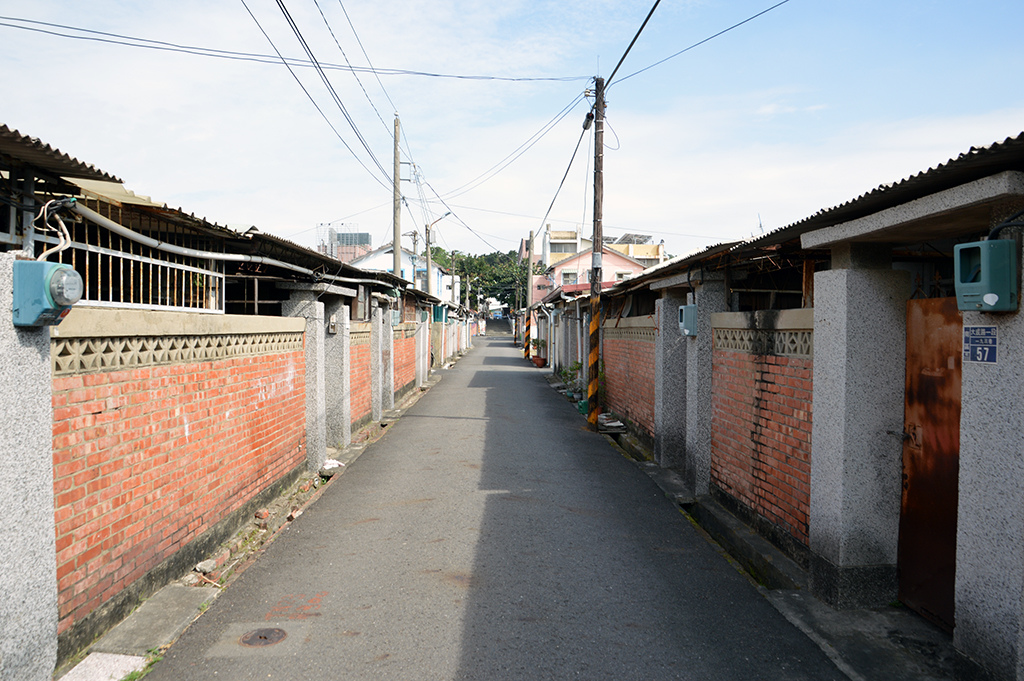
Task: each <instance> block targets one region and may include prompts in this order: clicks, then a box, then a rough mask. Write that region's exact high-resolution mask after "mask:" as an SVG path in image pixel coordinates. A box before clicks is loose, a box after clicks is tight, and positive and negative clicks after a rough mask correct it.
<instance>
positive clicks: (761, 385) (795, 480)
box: [711, 350, 812, 545]
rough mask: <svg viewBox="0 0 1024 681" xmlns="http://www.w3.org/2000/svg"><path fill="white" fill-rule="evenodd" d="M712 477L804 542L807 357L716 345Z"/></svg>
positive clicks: (808, 482)
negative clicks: (746, 350) (763, 352)
mask: <svg viewBox="0 0 1024 681" xmlns="http://www.w3.org/2000/svg"><path fill="white" fill-rule="evenodd" d="M712 361H713V365H714V369H713V373H712V383H711V406H712V421H711V482H712V483H713V484H715V485H717V486H718V487H719V488H720V489H722V490H723V491H725V492H726V493H728V494H730V495H731V496H733V497H734V498H735V499H737V500H738V501H740V502H741V503H743V504H744V505H746V506H747V507H748V508H750V509H751V510H753V511H754V512H756V513H758V514H759V515H761V516H763V517H764V518H766V519H767V520H769V521H770V522H772V523H774V524H775V525H777V526H778V527H780V528H782V529H784V530H785V531H787V532H788V533H789V534H790V535H792V536H793V538H795V539H797V540H798V541H799V542H801V543H802V544H805V545H806V544H807V515H808V504H809V502H810V489H811V373H812V372H811V370H812V360H810V359H797V358H791V357H776V356H771V355H750V354H746V353H742V352H734V351H722V350H715V351H714V355H713V359H712Z"/></svg>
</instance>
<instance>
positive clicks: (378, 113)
mask: <svg viewBox="0 0 1024 681" xmlns="http://www.w3.org/2000/svg"><path fill="white" fill-rule="evenodd" d="M313 4H314V5H316V9H317V11H318V12H320V18H322V19H323V20H324V26H326V27H327V32H328V33H330V34H331V38H333V39H334V44H335V45H337V46H338V51H339V52H341V56H342V57H344V58H345V64H346V65H347V66H348V67H349V68H350V69H351V68H352V62H350V61H349V59H348V55H347V54H345V50H344V49H342V47H341V43H340V42H338V38H337V36H335V35H334V29H332V28H331V24H330V22H328V21H327V15H325V14H324V11H323V9H321V8H320V2H319V0H313ZM352 76H353V77H354V78H355V79H356V82H357V83H359V89H360V90H362V91H363V95H364V96H365V97H366V101H367V102H369V103H370V108H372V109H373V112H374V113H375V114H377V118H378V119H380V124H381V125H383V126H384V129H385V130H388V132H390V129H389V127H388V124H387V123H385V122H384V117H383V116H381V115H380V111H378V110H377V106H376V105H375V104H374V103H373V100H372V99H370V93H369V92H367V91H366V88H365V87H363V81H361V80H359V76H358V75H356V72H355V71H354V70H353V71H352ZM390 99H391V98H390V97H389V98H388V100H389V101H390ZM392 106H394V104H392ZM395 110H396V111H397V108H396V109H395Z"/></svg>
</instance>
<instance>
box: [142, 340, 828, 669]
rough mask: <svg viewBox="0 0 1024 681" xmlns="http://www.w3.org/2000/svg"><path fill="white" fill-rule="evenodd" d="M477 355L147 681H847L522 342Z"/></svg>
mask: <svg viewBox="0 0 1024 681" xmlns="http://www.w3.org/2000/svg"><path fill="white" fill-rule="evenodd" d="M475 344H476V348H475V349H474V350H472V351H471V352H470V353H469V354H468V355H467V356H466V357H464V358H463V359H462V360H460V361H459V363H458V364H457V365H456V366H455V367H454V368H452V369H451V370H448V371H445V372H443V373H444V377H443V380H442V381H441V382H440V383H439V384H438V385H437V386H435V387H434V388H433V389H431V390H430V392H428V393H427V394H426V395H425V396H424V397H423V398H422V399H421V400H420V401H419V402H418V403H417V404H416V405H415V406H414V407H413V408H411V409H410V410H409V412H408V413H407V414H406V415H405V416H403V417H402V419H401V420H400V421H398V422H397V423H395V424H394V425H392V426H390V427H389V428H388V431H387V432H386V434H385V436H384V437H383V438H382V439H381V440H380V441H378V442H377V443H375V444H374V445H371V446H370V447H369V448H368V449H367V450H366V452H365V453H364V454H363V455H362V456H361V457H360V458H359V459H357V460H356V461H355V462H354V463H353V464H352V466H351V467H350V469H349V470H348V471H347V472H346V474H345V475H344V476H343V477H341V478H340V479H339V480H336V481H335V482H333V483H332V484H331V485H330V486H329V487H328V488H327V489H326V490H325V492H324V494H323V496H322V497H321V498H320V499H319V500H318V501H317V502H316V503H314V504H313V505H312V506H311V507H310V508H309V509H308V510H307V511H306V512H305V513H304V514H303V515H302V516H301V517H299V518H298V519H297V520H296V521H294V522H293V523H292V524H291V525H290V526H289V528H288V529H287V530H286V531H284V532H283V533H282V534H281V536H280V537H278V539H277V540H276V541H275V542H274V543H273V544H272V545H271V546H270V547H269V548H268V550H267V551H266V553H265V555H263V556H262V557H261V558H260V559H259V560H258V561H257V562H256V564H255V565H253V566H252V567H250V568H249V569H248V570H246V571H245V573H243V574H242V575H241V576H240V577H239V578H238V580H237V581H236V582H235V583H234V584H233V585H232V586H231V587H230V588H229V589H228V590H227V591H226V592H225V593H223V594H222V595H221V597H220V598H218V599H217V600H216V602H215V603H214V604H213V606H212V607H211V608H210V610H209V611H208V612H207V613H206V614H204V615H203V616H202V617H201V618H200V619H199V620H198V621H197V622H196V623H195V624H193V625H192V627H191V628H190V629H189V630H188V631H187V632H186V633H185V634H184V635H183V636H182V637H181V638H180V639H179V640H178V642H177V643H175V644H174V646H172V648H171V649H170V650H169V652H168V654H167V655H166V656H165V657H164V659H163V661H161V662H159V663H158V664H157V665H156V666H155V667H154V669H153V671H152V672H151V674H150V675H149V677H148V679H149V681H164V680H173V681H182V680H191V679H219V680H232V679H358V680H363V679H437V680H459V681H462V680H467V681H468V680H470V679H474V680H480V681H490V680H495V681H496V680H505V679H530V680H531V681H534V680H538V679H559V680H561V679H575V678H579V679H615V680H627V679H638V680H639V679H643V680H660V679H700V680H719V679H720V680H727V679H728V680H741V679H742V680H747V679H814V680H815V681H822V680H827V679H845V676H843V675H842V674H841V673H840V672H839V671H838V670H837V669H836V668H835V667H834V666H833V665H832V663H831V662H830V661H829V660H828V659H827V658H826V657H825V655H824V654H823V653H822V652H821V651H820V650H819V649H818V648H817V647H816V646H815V645H814V644H813V643H812V642H811V641H810V640H809V639H808V638H807V637H806V636H804V635H803V634H802V633H800V632H799V631H798V630H797V629H795V628H794V627H793V626H792V625H791V624H789V623H788V622H787V621H786V620H785V619H784V618H783V617H782V616H781V615H780V614H779V613H778V612H777V611H776V610H775V609H774V608H773V607H772V606H771V605H770V604H769V603H768V602H767V601H766V600H765V599H764V598H763V597H762V596H761V595H760V594H759V593H758V591H757V589H755V588H754V587H753V586H752V585H751V583H750V582H748V581H747V580H746V579H745V578H744V577H743V576H742V575H740V574H739V573H738V572H737V571H736V570H735V569H734V568H733V567H732V566H730V565H729V564H728V563H727V562H726V561H725V560H724V559H723V558H722V557H721V556H720V555H719V554H718V553H717V552H715V551H714V550H713V548H712V547H711V546H710V545H709V544H708V542H707V541H706V540H705V539H704V538H702V537H701V536H700V535H699V533H698V532H697V531H696V530H695V529H694V528H693V527H692V526H691V525H690V523H689V522H688V521H687V519H686V518H685V516H683V515H682V514H681V513H680V512H679V511H678V510H677V509H676V508H675V506H674V505H673V504H672V503H671V502H670V501H669V500H668V499H666V498H665V497H664V495H663V494H662V493H661V492H660V490H659V489H658V488H657V487H656V486H655V484H654V483H653V482H652V481H651V480H650V478H648V477H647V476H646V475H645V474H644V473H643V472H642V471H640V470H639V469H638V468H637V467H636V466H635V465H634V464H633V463H631V462H629V461H627V460H626V459H624V458H623V457H622V456H620V455H619V454H618V453H617V452H616V451H615V450H614V449H613V448H612V447H610V446H609V445H608V443H607V442H606V441H605V440H604V439H603V438H602V437H600V436H598V435H597V434H596V433H592V432H590V431H588V430H587V429H586V427H585V425H586V424H585V421H584V419H583V417H581V416H580V415H579V414H577V413H576V411H575V409H574V408H573V406H572V405H571V404H569V403H568V402H566V401H565V400H564V399H563V398H562V397H561V396H559V395H558V393H556V392H555V391H553V390H552V389H551V388H550V387H549V386H548V384H547V382H546V381H545V380H544V378H543V376H542V374H541V372H540V371H538V370H537V369H536V368H534V367H533V366H532V365H531V364H528V363H527V362H526V361H525V360H524V359H523V357H522V354H521V353H520V352H519V351H518V350H516V349H515V348H514V347H513V346H512V343H511V341H510V339H509V337H507V336H505V337H488V338H480V339H476V341H475ZM225 471H226V472H227V471H230V466H229V465H226V466H225ZM259 629H277V630H281V631H283V632H284V634H285V638H284V639H283V640H281V641H280V642H277V643H274V644H273V645H267V646H257V647H250V646H246V645H243V644H242V643H240V639H241V637H243V636H245V635H246V634H247V633H249V632H253V631H255V630H259Z"/></svg>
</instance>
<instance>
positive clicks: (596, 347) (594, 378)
mask: <svg viewBox="0 0 1024 681" xmlns="http://www.w3.org/2000/svg"><path fill="white" fill-rule="evenodd" d="M599 285H600V284H599ZM600 333H601V297H600V296H594V295H591V296H590V354H589V355H588V356H587V379H588V381H587V421H588V422H589V423H590V424H592V425H594V426H596V425H597V415H598V414H599V413H600V411H601V405H600V403H599V401H598V399H597V398H598V387H599V381H598V377H599V366H598V365H599V363H600V361H601V355H600V348H601V336H600Z"/></svg>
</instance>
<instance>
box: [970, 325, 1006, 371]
mask: <svg viewBox="0 0 1024 681" xmlns="http://www.w3.org/2000/svg"><path fill="white" fill-rule="evenodd" d="M998 345H999V343H998V342H997V335H996V327H994V326H965V327H964V361H965V362H981V363H984V364H995V363H996V349H997V348H998Z"/></svg>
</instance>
